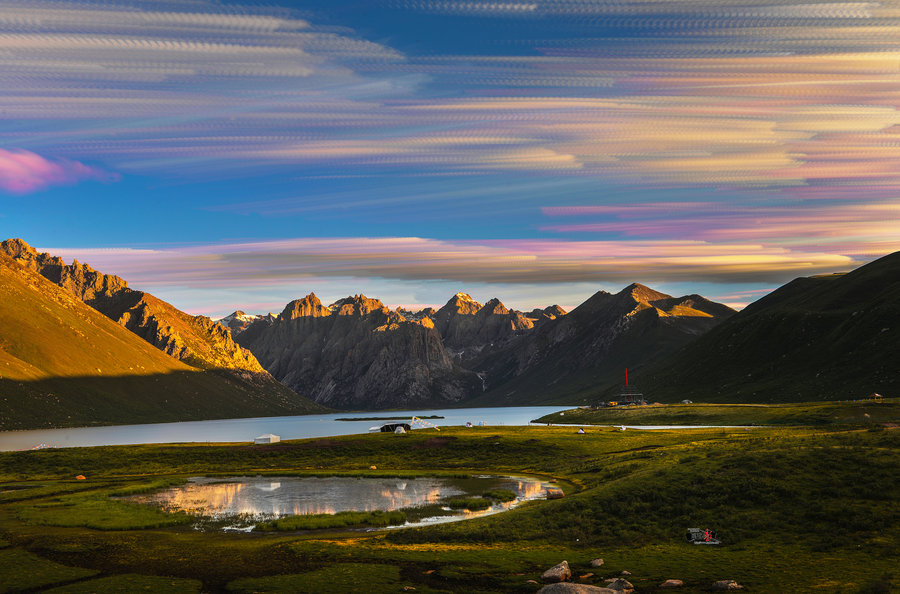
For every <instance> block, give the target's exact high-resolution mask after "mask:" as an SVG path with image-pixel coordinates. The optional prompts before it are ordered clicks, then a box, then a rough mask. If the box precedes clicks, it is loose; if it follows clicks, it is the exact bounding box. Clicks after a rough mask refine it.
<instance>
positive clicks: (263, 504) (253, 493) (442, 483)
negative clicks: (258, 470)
mask: <svg viewBox="0 0 900 594" xmlns="http://www.w3.org/2000/svg"><path fill="white" fill-rule="evenodd" d="M491 489H508V490H510V491H512V492H514V493H515V494H516V497H517V501H522V500H527V499H535V498H538V497H541V496H543V495H544V487H543V485H542V483H541V482H540V481H538V480H536V479H527V478H519V477H496V476H490V477H488V476H484V477H473V478H465V479H460V478H433V477H426V478H356V477H352V478H351V477H239V478H233V479H226V480H223V479H215V478H199V477H198V478H193V479H190V481H189V482H188V483H187V484H185V485H182V486H179V487H173V488H170V489H166V490H164V491H160V492H157V493H151V494H146V495H138V496H135V497H131V498H129V500H131V501H135V502H139V503H147V504H152V505H157V506H159V507H161V508H163V509H165V510H167V511H173V512H175V511H183V512H187V513H190V514H193V515H197V516H204V517H207V518H211V519H214V520H221V519H227V518H231V517H234V518H244V519H247V520H249V519H254V520H261V519H272V518H279V517H283V516H292V515H309V514H334V513H338V512H342V511H376V510H381V511H394V510H401V509H409V508H416V507H422V506H427V505H438V504H440V503H441V501H442V500H444V499H446V498H448V497H454V496H460V495H469V496H471V495H475V496H480V495H481V493H483V492H485V491H488V490H491ZM514 503H515V502H513V504H514ZM507 507H510V505H508V504H507V505H500V504H498V505H497V506H496V509H494V510H493V511H501V510H502V509H504V508H507ZM489 511H490V510H489ZM457 515H458V517H455V518H453V519H463V518H465V517H466V514H465V513H464V512H463V511H462V510H460V511H459V512H458V514H457ZM448 519H450V518H448Z"/></svg>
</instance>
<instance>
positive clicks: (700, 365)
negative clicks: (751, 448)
mask: <svg viewBox="0 0 900 594" xmlns="http://www.w3.org/2000/svg"><path fill="white" fill-rule="evenodd" d="M898 336H900V253H897V254H892V255H890V256H886V257H884V258H881V259H879V260H876V261H875V262H872V263H870V264H867V265H866V266H863V267H861V268H859V269H857V270H854V271H853V272H850V273H848V274H844V275H830V276H822V277H812V278H800V279H797V280H794V281H792V282H790V283H788V284H787V285H785V286H784V287H781V288H780V289H778V290H776V291H774V292H773V293H771V294H769V295H767V296H766V297H764V298H762V299H760V300H759V301H757V302H755V303H753V304H751V305H750V306H748V307H747V308H746V309H744V310H743V311H741V312H740V313H739V314H737V315H735V316H734V317H732V318H731V319H729V320H727V321H726V322H724V323H723V324H721V325H720V326H718V327H716V328H714V329H712V330H711V331H710V332H709V333H707V334H705V335H703V336H701V337H700V338H698V339H697V340H696V341H695V342H693V343H691V344H689V345H687V346H686V347H684V348H683V349H681V350H680V351H679V352H678V353H676V354H675V355H673V356H672V357H670V358H668V359H666V360H664V361H663V362H661V363H660V364H658V365H655V366H653V368H652V369H648V370H647V372H646V374H645V381H644V383H643V384H642V386H641V387H642V388H643V389H644V392H645V394H647V396H648V397H649V398H651V399H653V400H659V401H663V402H666V401H668V402H671V401H677V400H682V399H684V398H687V399H691V400H694V401H706V402H791V401H793V402H804V401H815V400H820V401H821V400H848V399H857V398H862V397H865V396H867V395H869V394H871V393H873V392H878V393H881V394H883V395H884V396H896V395H898V394H900V366H898V365H897V363H896V362H897V361H898V360H900V340H898Z"/></svg>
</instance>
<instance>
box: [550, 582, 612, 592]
mask: <svg viewBox="0 0 900 594" xmlns="http://www.w3.org/2000/svg"><path fill="white" fill-rule="evenodd" d="M538 594H619V591H618V590H610V589H609V588H600V587H599V586H590V585H588V584H573V583H571V582H561V583H559V584H550V585H549V586H544V587H543V588H541V589H540V590H538Z"/></svg>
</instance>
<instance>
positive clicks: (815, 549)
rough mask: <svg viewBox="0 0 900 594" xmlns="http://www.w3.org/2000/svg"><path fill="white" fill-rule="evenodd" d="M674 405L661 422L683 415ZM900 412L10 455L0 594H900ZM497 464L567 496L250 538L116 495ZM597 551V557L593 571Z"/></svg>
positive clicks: (0, 503)
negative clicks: (701, 542) (571, 590)
mask: <svg viewBox="0 0 900 594" xmlns="http://www.w3.org/2000/svg"><path fill="white" fill-rule="evenodd" d="M889 405H890V406H891V407H893V406H894V404H892V403H889ZM848 406H849V405H848ZM647 408H648V409H650V408H652V407H647ZM671 410H673V414H672V416H671V417H670V419H669V422H668V423H659V424H681V423H682V422H683V421H682V420H680V416H679V414H677V410H675V409H671ZM886 410H889V409H886ZM573 414H574V413H573ZM741 414H746V415H748V418H752V419H755V420H753V421H752V422H756V423H757V424H759V425H776V424H777V423H774V422H772V421H771V420H768V421H764V419H771V418H772V415H775V416H777V414H778V413H767V408H764V409H763V410H762V412H760V413H759V414H758V415H754V414H753V413H752V411H751V412H744V411H742V413H741ZM767 414H768V415H769V416H767ZM892 414H893V415H894V417H893V418H885V419H881V420H880V421H879V422H871V421H870V419H872V416H873V415H872V414H871V413H870V416H869V417H868V418H866V417H863V420H862V421H854V420H852V419H849V418H842V419H839V420H840V422H839V423H838V422H833V423H816V422H809V423H807V424H803V425H798V424H793V425H780V426H757V427H752V428H751V427H748V428H743V427H741V428H725V429H690V430H660V431H635V430H628V431H624V432H622V431H617V430H615V429H611V428H606V427H595V426H590V425H588V424H587V422H586V421H579V422H584V423H585V430H586V433H584V434H578V433H577V432H576V428H575V427H564V426H541V427H474V428H463V427H459V428H445V429H442V430H441V431H440V432H437V431H434V430H430V429H429V430H416V431H413V432H411V433H409V434H406V435H402V436H398V435H393V434H371V435H352V436H344V437H333V438H326V439H310V440H298V441H286V442H281V443H278V444H272V445H265V446H251V445H247V444H221V445H145V446H128V447H97V448H72V449H56V450H38V451H28V452H11V453H3V454H0V591H3V592H17V591H43V590H50V589H53V588H56V589H57V590H55V591H60V592H126V591H127V592H131V591H142V590H144V591H173V592H179V591H186V592H200V591H202V592H323V591H335V592H353V591H358V592H402V591H411V589H412V588H414V589H415V592H533V591H537V590H538V589H539V588H540V586H541V584H540V583H539V582H540V575H541V573H542V572H543V571H544V570H545V569H547V568H549V567H551V566H552V565H555V564H556V563H558V562H560V561H562V560H564V559H565V560H567V561H568V562H569V564H570V566H571V568H572V572H573V581H574V582H577V583H584V584H593V585H604V584H605V582H606V579H608V578H611V577H614V576H618V575H619V574H620V573H621V572H622V571H624V570H627V571H628V572H630V573H631V575H629V576H628V577H627V579H628V580H629V581H630V582H631V583H632V584H634V586H635V588H636V590H637V592H656V591H657V590H659V584H660V583H662V582H663V581H664V580H666V579H669V578H674V579H680V580H683V581H684V583H685V586H684V587H683V588H680V589H678V590H675V591H680V592H706V591H708V590H709V587H710V585H711V583H712V582H713V581H715V580H720V579H735V580H737V581H738V582H739V583H741V584H742V585H744V586H745V587H746V589H747V591H750V592H823V593H824V592H828V593H834V592H845V593H875V592H890V591H892V589H897V588H898V587H900V572H898V570H897V560H898V559H900V431H898V430H897V429H896V428H894V427H893V424H895V422H896V420H897V419H896V415H895V413H889V412H887V413H884V415H886V417H891V415H892ZM829 415H830V416H831V417H834V416H835V415H833V414H831V413H829ZM853 415H855V413H853V414H851V415H849V416H850V417H852V416H853ZM557 416H558V414H557ZM565 416H566V417H568V416H570V415H569V413H568V412H567V413H566V415H565ZM676 419H677V420H676ZM603 422H604V424H605V423H606V419H604V420H603ZM625 422H627V423H636V421H631V420H629V421H623V423H625ZM609 424H613V423H612V422H611V423H609ZM721 424H726V423H724V422H723V423H721ZM727 424H736V423H727ZM372 466H375V467H376V469H377V470H372V469H371V467H372ZM488 473H490V474H515V475H530V476H537V477H541V478H543V479H545V480H547V481H551V480H552V481H555V482H556V483H557V484H558V485H560V486H561V487H563V489H564V490H565V492H566V496H565V497H564V498H562V499H557V500H547V501H544V500H540V501H533V502H528V503H525V504H522V505H520V506H518V507H517V508H515V509H513V510H511V511H507V512H503V513H500V514H495V515H489V516H485V517H477V518H474V519H471V520H466V521H461V522H453V523H444V524H436V525H432V526H428V527H423V528H396V527H394V528H390V529H373V528H372V527H373V526H384V525H388V524H390V523H392V522H395V521H399V515H397V514H357V515H352V514H345V515H344V516H343V517H341V515H340V514H337V515H336V516H333V517H319V516H313V517H306V518H287V519H285V520H279V521H278V522H279V525H278V526H276V525H271V526H261V528H265V529H260V530H254V531H252V532H248V533H231V532H222V531H219V530H215V529H209V527H207V528H206V529H203V530H199V529H197V525H196V524H195V522H194V521H193V519H192V518H191V517H190V516H187V515H185V514H182V513H167V512H164V511H161V510H159V509H156V508H152V507H148V506H144V505H138V504H133V503H128V502H127V501H124V500H122V499H120V497H121V496H122V495H128V494H135V493H141V492H146V491H149V490H154V489H159V488H164V487H166V486H170V485H174V484H177V483H179V482H181V481H183V480H185V479H186V478H187V477H190V476H200V475H213V476H215V475H220V474H230V475H235V474H245V475H258V474H263V475H272V476H279V475H281V476H284V475H293V476H296V475H306V474H309V475H318V476H321V475H328V474H336V475H350V476H399V477H403V476H409V477H412V476H469V475H477V474H488ZM79 474H83V475H84V476H85V477H87V478H86V480H75V479H74V477H75V476H76V475H79ZM506 496H507V494H506V493H502V492H486V493H484V494H483V498H478V497H476V498H474V499H476V500H479V499H480V500H487V499H498V500H501V499H503V498H504V497H506ZM460 503H462V502H460ZM470 503H472V502H470ZM473 504H474V503H473ZM693 527H699V528H711V529H713V530H715V531H716V533H717V535H718V538H719V539H720V540H721V544H720V545H718V546H697V545H693V544H690V543H688V542H687V541H686V540H685V532H686V529H687V528H693ZM598 557H599V558H602V559H603V560H604V564H603V565H602V566H600V567H597V568H592V567H591V566H590V561H591V560H592V559H595V558H598Z"/></svg>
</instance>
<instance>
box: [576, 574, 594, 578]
mask: <svg viewBox="0 0 900 594" xmlns="http://www.w3.org/2000/svg"><path fill="white" fill-rule="evenodd" d="M591 577H594V574H593V573H586V574H584V575H580V576H578V579H580V580H586V579H588V578H591Z"/></svg>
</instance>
